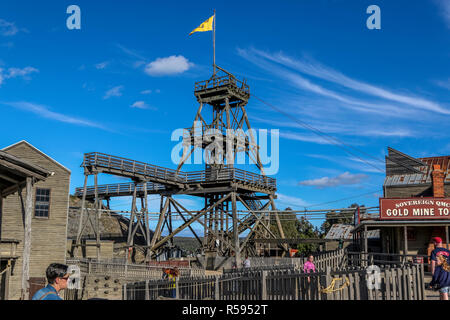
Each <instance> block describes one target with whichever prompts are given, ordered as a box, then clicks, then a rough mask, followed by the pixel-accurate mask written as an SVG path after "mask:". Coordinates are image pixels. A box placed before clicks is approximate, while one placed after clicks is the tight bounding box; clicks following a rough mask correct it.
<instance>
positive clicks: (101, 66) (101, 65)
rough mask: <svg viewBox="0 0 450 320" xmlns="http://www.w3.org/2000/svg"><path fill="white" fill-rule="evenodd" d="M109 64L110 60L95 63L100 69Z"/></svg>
mask: <svg viewBox="0 0 450 320" xmlns="http://www.w3.org/2000/svg"><path fill="white" fill-rule="evenodd" d="M108 65H109V62H108V61H105V62H101V63H97V64H96V65H95V68H96V69H98V70H103V69H105V68H106V67H107V66H108Z"/></svg>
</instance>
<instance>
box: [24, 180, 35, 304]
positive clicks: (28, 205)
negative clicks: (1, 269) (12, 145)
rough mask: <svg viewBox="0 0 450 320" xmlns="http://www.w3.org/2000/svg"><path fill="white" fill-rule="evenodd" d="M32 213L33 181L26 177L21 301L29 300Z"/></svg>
mask: <svg viewBox="0 0 450 320" xmlns="http://www.w3.org/2000/svg"><path fill="white" fill-rule="evenodd" d="M32 212H33V179H32V178H31V177H27V198H26V201H25V225H24V229H25V230H24V241H23V261H22V299H23V300H28V299H29V294H30V292H29V282H28V280H29V279H30V254H31V216H32Z"/></svg>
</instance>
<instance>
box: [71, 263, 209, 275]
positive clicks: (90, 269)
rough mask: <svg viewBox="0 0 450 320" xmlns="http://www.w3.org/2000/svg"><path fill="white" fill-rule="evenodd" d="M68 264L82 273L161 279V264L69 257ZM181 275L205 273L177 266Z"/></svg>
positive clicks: (200, 270)
mask: <svg viewBox="0 0 450 320" xmlns="http://www.w3.org/2000/svg"><path fill="white" fill-rule="evenodd" d="M67 264H69V265H77V266H78V267H79V268H80V272H81V274H82V275H108V276H113V277H119V278H126V279H161V278H162V276H163V271H162V269H163V266H158V265H141V264H128V263H123V262H114V261H108V260H104V261H102V260H100V261H99V260H86V259H79V260H78V259H70V260H67ZM178 270H179V271H180V274H181V276H185V277H187V276H189V277H198V276H203V275H204V274H205V270H203V269H195V268H190V267H182V266H179V267H178Z"/></svg>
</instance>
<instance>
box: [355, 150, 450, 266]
mask: <svg viewBox="0 0 450 320" xmlns="http://www.w3.org/2000/svg"><path fill="white" fill-rule="evenodd" d="M383 189H384V198H381V199H380V214H379V216H378V217H376V218H370V219H364V217H361V219H360V223H359V224H358V225H357V226H356V227H355V228H354V230H353V234H354V242H355V245H357V246H359V248H360V250H361V251H363V252H368V247H367V237H366V236H365V235H366V234H367V233H368V232H369V231H370V230H380V237H381V243H380V248H379V249H380V252H382V253H387V254H400V255H410V257H409V258H410V260H413V258H415V260H419V261H423V260H424V258H425V260H428V257H429V255H430V254H431V251H432V250H433V249H434V245H433V243H432V238H433V237H441V238H442V239H443V241H444V246H446V247H448V245H449V226H450V156H444V157H429V158H418V159H415V158H413V157H411V156H408V155H406V154H404V153H401V152H400V151H397V150H395V149H392V148H389V149H388V156H386V178H385V181H384V185H383Z"/></svg>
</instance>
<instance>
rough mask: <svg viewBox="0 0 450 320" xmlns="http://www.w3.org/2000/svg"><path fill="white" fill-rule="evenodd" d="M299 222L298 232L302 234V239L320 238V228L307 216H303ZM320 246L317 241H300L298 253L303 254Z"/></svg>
mask: <svg viewBox="0 0 450 320" xmlns="http://www.w3.org/2000/svg"><path fill="white" fill-rule="evenodd" d="M298 222H299V223H298V232H299V234H300V237H299V238H300V239H318V238H319V230H318V229H317V228H315V227H314V226H313V225H312V224H311V222H309V221H308V220H307V219H306V218H305V217H301V218H300V220H298ZM318 248H319V245H318V244H317V243H300V244H298V245H297V249H298V253H299V254H301V255H306V254H308V253H311V252H315V251H317V249H318Z"/></svg>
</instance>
